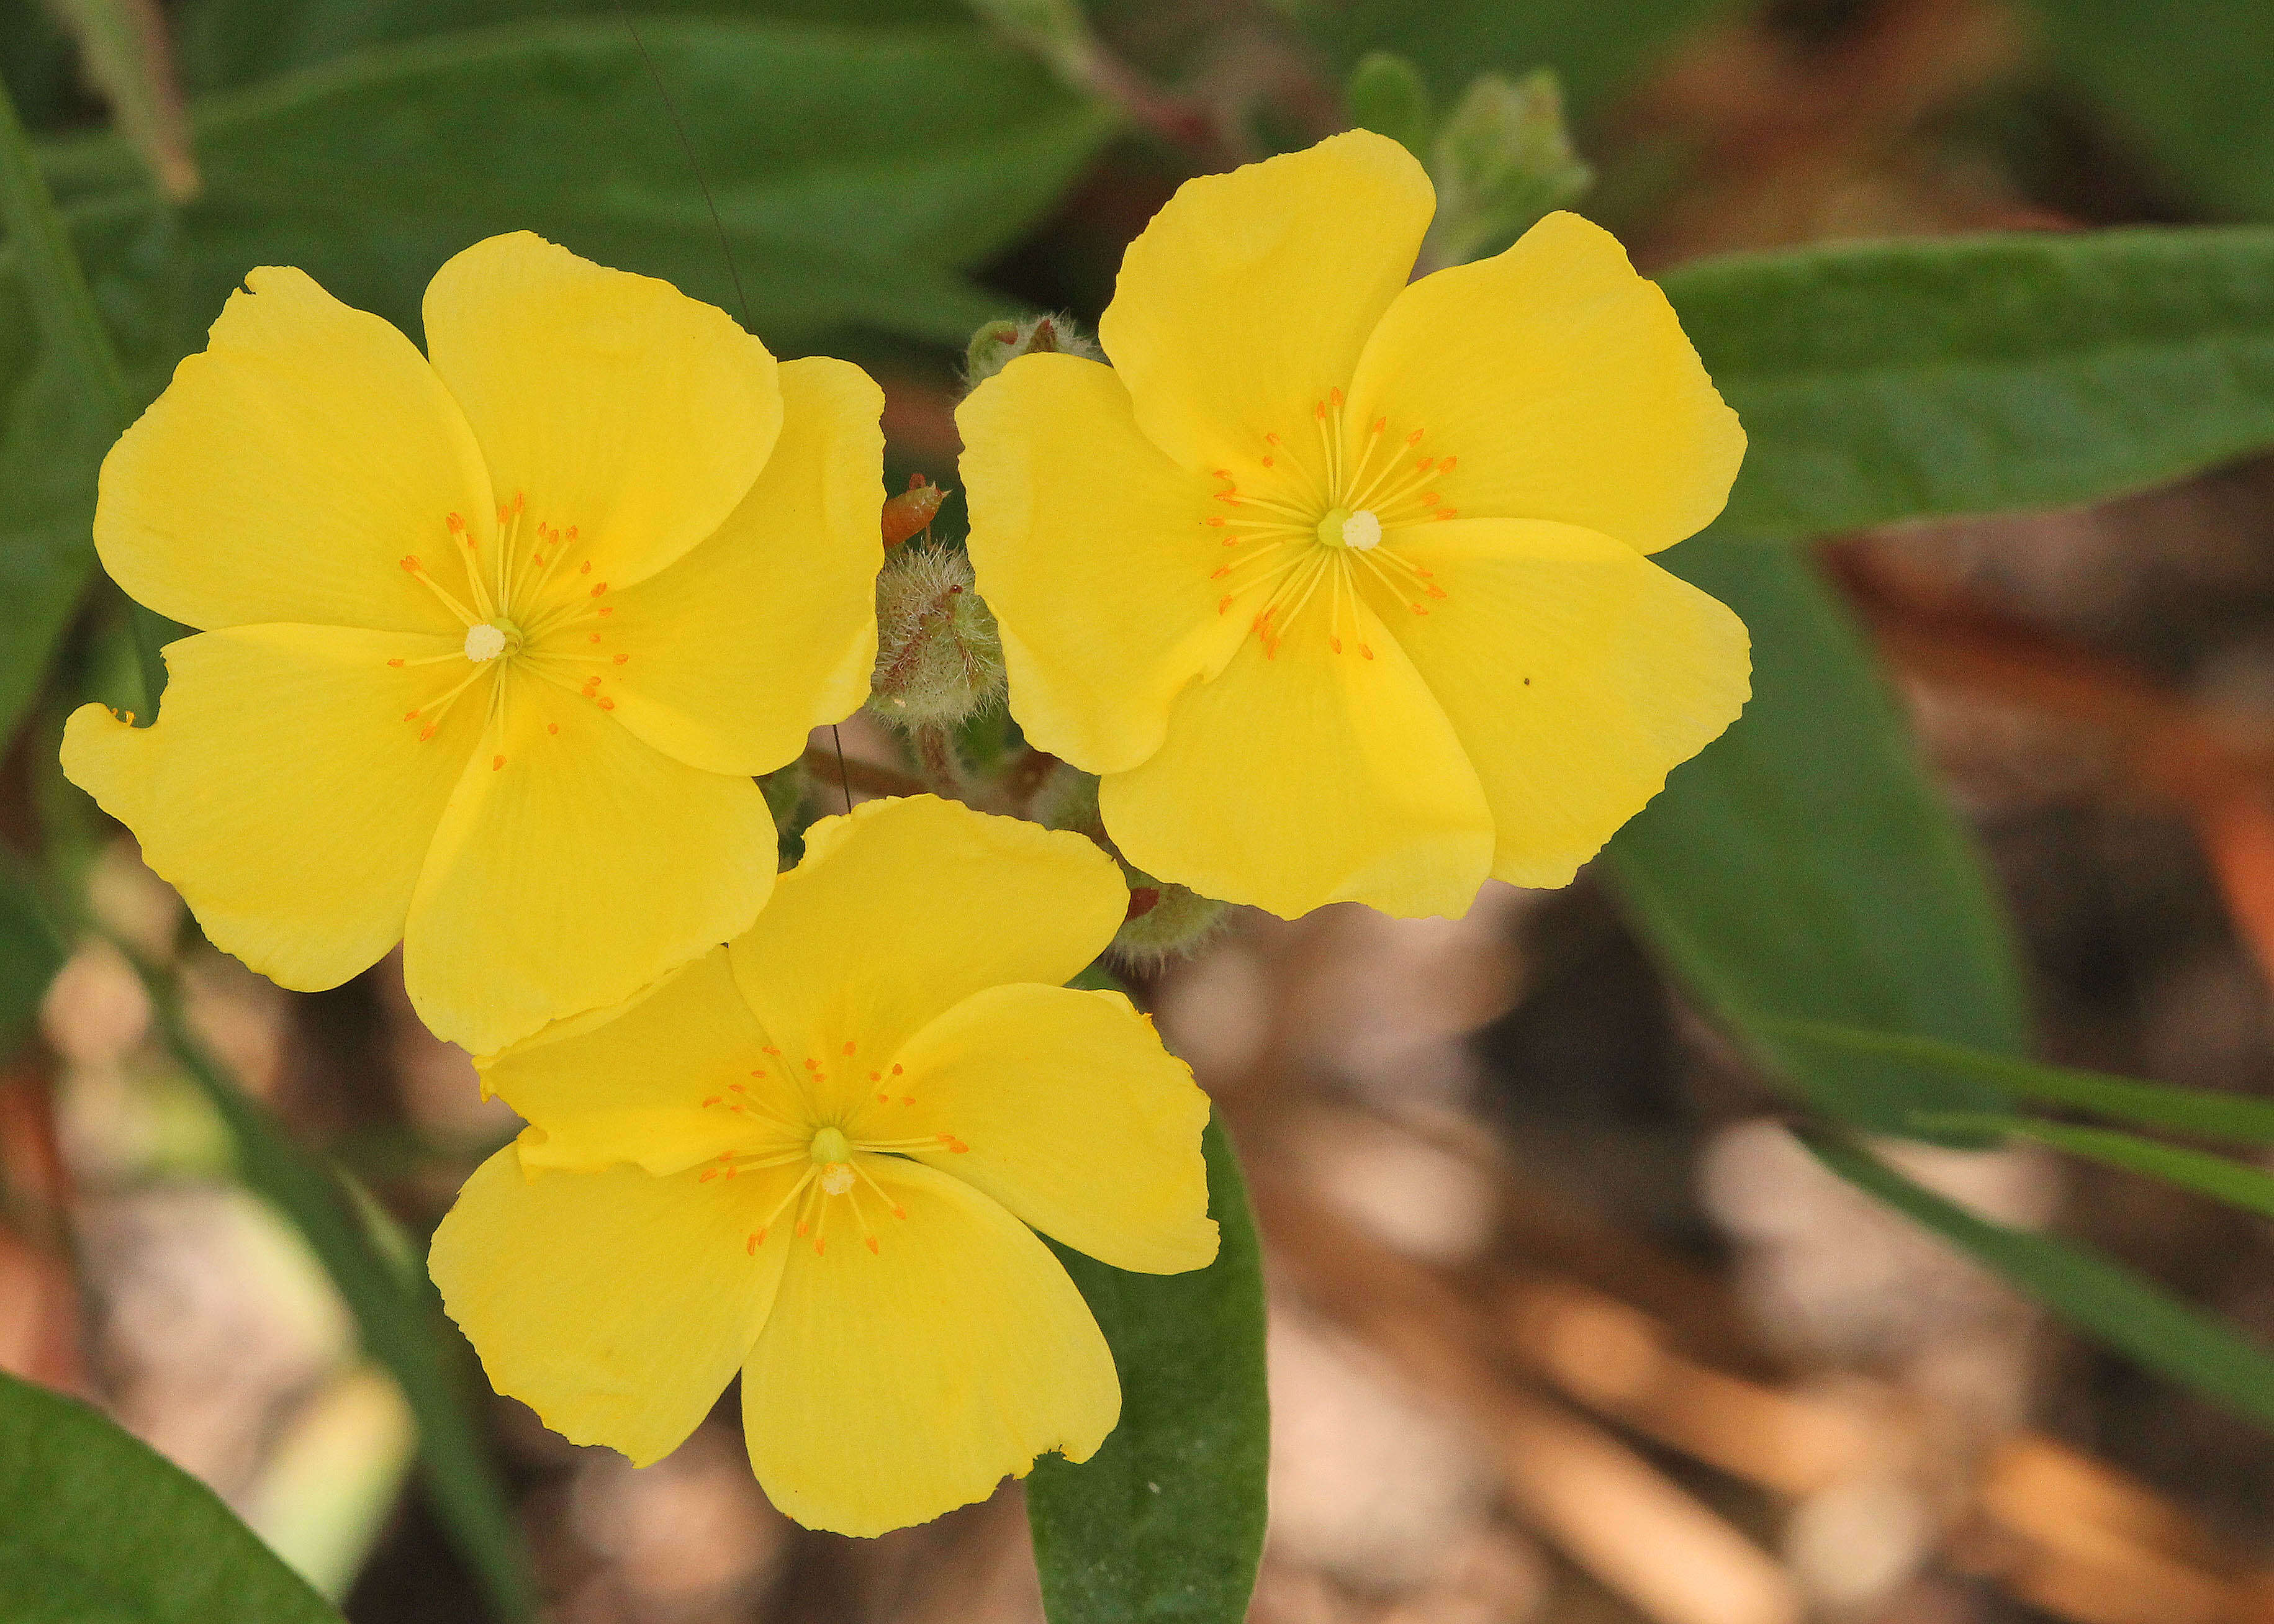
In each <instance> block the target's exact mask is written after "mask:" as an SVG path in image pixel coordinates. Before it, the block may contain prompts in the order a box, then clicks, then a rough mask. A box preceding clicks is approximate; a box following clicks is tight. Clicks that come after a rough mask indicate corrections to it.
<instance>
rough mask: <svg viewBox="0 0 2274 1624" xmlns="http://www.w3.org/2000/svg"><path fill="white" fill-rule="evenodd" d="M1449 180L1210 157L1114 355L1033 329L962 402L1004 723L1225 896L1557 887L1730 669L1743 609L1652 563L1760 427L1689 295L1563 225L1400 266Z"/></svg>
mask: <svg viewBox="0 0 2274 1624" xmlns="http://www.w3.org/2000/svg"><path fill="white" fill-rule="evenodd" d="M1433 202H1434V199H1433V194H1432V192H1431V190H1430V186H1429V182H1428V179H1427V177H1426V176H1425V175H1424V174H1423V173H1422V170H1421V168H1420V166H1419V164H1418V163H1416V162H1414V161H1413V160H1412V157H1410V156H1409V155H1408V154H1406V153H1405V151H1404V148H1402V147H1399V146H1398V145H1397V143H1396V142H1394V141H1389V140H1385V139H1382V137H1380V136H1376V135H1370V134H1367V133H1366V132H1352V133H1351V134H1347V135H1339V136H1336V137H1334V138H1332V139H1329V140H1327V141H1323V142H1321V144H1320V145H1318V146H1316V147H1312V148H1311V149H1310V150H1308V151H1307V152H1302V153H1296V154H1290V155H1288V156H1285V157H1279V158H1273V159H1271V160H1269V161H1268V162H1263V163H1259V164H1253V165H1250V166H1249V167H1247V168H1246V169H1239V170H1238V171H1236V172H1234V173H1232V174H1230V175H1224V176H1215V177H1208V178H1205V179H1201V180H1195V181H1192V182H1189V183H1187V184H1186V185H1185V186H1184V187H1182V188H1181V189H1180V190H1179V191H1178V193H1177V195H1176V197H1175V198H1174V199H1172V200H1171V202H1170V203H1169V205H1168V207H1165V208H1163V210H1162V211H1161V213H1160V214H1158V215H1157V216H1156V218H1155V219H1154V221H1153V222H1152V223H1151V224H1150V225H1148V227H1147V228H1146V229H1145V231H1144V233H1143V234H1142V235H1141V237H1138V239H1137V240H1136V241H1135V242H1134V243H1133V244H1131V245H1130V248H1129V252H1128V254H1127V256H1126V259H1124V260H1123V261H1122V266H1121V278H1120V282H1119V283H1118V287H1117V288H1116V289H1115V293H1114V297H1113V303H1112V305H1111V307H1110V308H1108V310H1107V311H1106V312H1105V318H1104V320H1103V322H1102V323H1101V324H1100V327H1099V334H1098V336H1099V338H1100V340H1101V341H1102V342H1103V345H1104V348H1105V350H1106V353H1107V354H1108V355H1109V356H1110V357H1111V360H1112V365H1111V366H1110V367H1109V366H1106V365H1100V364H1098V363H1096V362H1093V361H1086V360H1081V359H1079V358H1077V357H1072V356H1066V355H1030V356H1026V357H1021V358H1020V359H1018V360H1016V361H1013V363H1012V364H1011V365H1010V366H1009V367H1008V368H1007V369H1006V370H1005V371H1004V372H1002V373H1001V374H1000V375H999V376H998V377H996V378H993V379H990V380H989V381H987V382H986V383H984V384H983V385H982V386H981V387H979V389H978V390H977V391H976V392H975V394H974V395H972V396H971V398H970V399H969V400H968V401H967V402H965V403H964V406H963V408H962V410H960V412H959V413H958V414H957V421H958V423H959V424H960V426H961V429H962V432H963V439H964V443H965V446H966V447H967V449H966V450H965V452H964V455H963V477H964V484H965V486H966V488H967V489H968V492H969V499H970V503H971V544H970V545H971V558H972V562H973V564H974V566H975V568H976V570H977V574H978V585H979V590H980V591H981V592H982V594H983V595H984V596H985V598H986V599H987V601H988V603H989V605H990V606H991V607H992V608H993V609H994V611H995V614H996V617H997V620H998V623H999V625H1000V627H1001V631H1002V640H1003V653H1004V659H1005V665H1007V667H1008V669H1009V672H1010V679H1011V709H1012V711H1013V714H1014V715H1016V717H1017V718H1018V719H1019V722H1020V725H1021V726H1023V727H1024V728H1025V730H1026V733H1027V736H1028V738H1029V739H1031V740H1032V741H1034V742H1035V743H1036V744H1037V745H1039V746H1040V747H1042V748H1043V749H1046V750H1049V751H1051V752H1053V753H1055V754H1056V755H1058V756H1062V757H1064V758H1065V760H1067V761H1069V762H1072V763H1074V765H1076V766H1078V767H1081V768H1083V769H1084V770H1086V771H1090V772H1094V773H1097V774H1099V775H1100V776H1101V778H1102V779H1103V783H1102V786H1101V788H1100V792H1099V801H1100V806H1101V809H1102V810H1103V815H1104V821H1105V827H1106V830H1107V831H1108V832H1109V833H1110V834H1111V836H1112V837H1113V838H1114V840H1115V842H1116V843H1117V844H1118V846H1120V848H1121V850H1122V851H1123V853H1125V854H1126V856H1127V857H1128V859H1129V861H1132V862H1133V863H1134V864H1136V865H1137V866H1138V867H1139V868H1143V869H1145V870H1147V871H1148V872H1149V873H1152V874H1156V875H1159V876H1162V877H1163V878H1166V879H1173V880H1178V881H1181V882H1183V883H1185V884H1186V885H1189V886H1191V887H1193V889H1194V890H1196V891H1201V892H1203V893H1205V894H1207V895H1209V896H1212V897H1219V898H1225V899H1227V900H1231V901H1236V902H1252V903H1255V904H1258V905H1260V906H1263V907H1266V908H1269V909H1270V910H1271V911H1272V912H1274V913H1276V914H1287V915H1294V914H1301V913H1304V912H1306V911H1307V910H1308V909H1311V908H1314V907H1316V906H1320V905H1321V904H1322V903H1328V902H1334V901H1338V900H1344V899H1354V900H1357V901H1361V902H1367V903H1371V904H1373V905H1374V906H1376V907H1379V908H1382V909H1383V910H1385V911H1387V912H1389V913H1392V914H1431V913H1440V914H1460V913H1461V912H1463V911H1464V910H1465V909H1466V907H1467V906H1468V905H1469V902H1470V900H1471V899H1472V897H1473V896H1474V894H1475V892H1476V891H1477V888H1478V886H1479V884H1480V883H1481V882H1482V881H1483V880H1484V878H1485V877H1486V876H1487V875H1491V876H1496V877H1498V878H1501V879H1504V880H1510V881H1514V882H1516V883H1518V884H1524V885H1560V884H1562V883H1565V882H1567V881H1568V880H1570V877H1571V876H1572V874H1573V873H1574V871H1575V870H1576V869H1577V867H1578V865H1579V864H1580V863H1582V862H1584V861H1586V860H1587V858H1589V857H1590V856H1592V855H1593V853H1595V852H1596V851H1597V850H1598V849H1599V848H1600V846H1602V844H1603V842H1604V841H1605V840H1607V839H1608V838H1609V837H1610V835H1611V833H1612V831H1615V830H1616V829H1617V828H1618V826H1619V825H1620V824H1621V823H1624V822H1625V821H1626V820H1627V819H1628V818H1630V817H1631V816H1633V815H1634V814H1635V813H1636V812H1637V811H1638V809H1639V808H1641V807H1642V804H1643V803H1644V802H1645V801H1647V800H1648V799H1649V798H1650V797H1651V796H1652V795H1653V794H1654V793H1657V791H1658V790H1659V788H1660V786H1662V785H1663V784H1664V782H1665V778H1666V774H1667V771H1668V769H1670V768H1672V767H1673V766H1675V764H1676V763H1680V762H1682V761H1683V760H1685V759H1687V758H1688V757H1689V756H1692V755H1694V754H1695V753H1696V752H1697V751H1698V749H1700V748H1703V747H1704V746H1705V745H1706V743H1707V741H1710V740H1712V739H1713V737H1714V736H1715V735H1716V734H1718V733H1721V730H1722V729H1723V728H1724V727H1726V726H1728V724H1729V722H1730V721H1731V720H1732V719H1733V718H1735V717H1736V714H1737V711H1738V710H1739V708H1740V707H1741V706H1742V705H1743V703H1744V700H1745V697H1746V691H1747V676H1748V673H1749V669H1750V665H1749V658H1748V653H1747V642H1746V637H1745V631H1744V628H1743V625H1741V624H1740V623H1739V621H1738V620H1737V619H1736V617H1735V616H1734V615H1732V614H1731V613H1729V612H1728V610H1727V609H1725V608H1723V607H1722V606H1721V605H1720V604H1718V603H1716V602H1714V601H1713V599H1712V598H1707V597H1706V596H1705V595H1704V594H1703V593H1700V592H1698V591H1697V590H1694V589H1693V588H1691V587H1690V586H1688V585H1686V584H1684V583H1683V582H1681V581H1679V580H1677V579H1675V577H1674V576H1672V575H1668V574H1667V573H1666V572H1665V571H1663V570H1661V569H1660V568H1657V567H1656V566H1655V565H1653V564H1651V563H1650V562H1648V561H1647V560H1645V558H1644V556H1643V555H1644V554H1645V553H1650V552H1653V551H1655V550H1656V549H1658V548H1660V547H1663V546H1666V545H1668V544H1670V543H1672V542H1675V541H1678V540H1680V539H1681V538H1683V537H1685V536H1688V535H1690V534H1691V533H1692V532H1693V531H1695V530H1698V528H1699V527H1700V526H1702V525H1704V524H1705V523H1707V522H1708V521H1709V520H1711V519H1712V518H1713V515H1715V514H1717V513H1718V512H1720V511H1721V505H1722V502H1723V500H1724V499H1725V498H1726V497H1727V495H1728V488H1729V483H1730V481H1731V479H1733V478H1734V477H1736V469H1737V464H1738V462H1739V460H1740V459H1741V457H1742V456H1743V450H1744V437H1743V433H1742V432H1740V431H1739V429H1738V427H1737V422H1736V417H1735V416H1734V415H1733V414H1732V413H1731V412H1730V411H1729V410H1728V408H1727V407H1726V406H1724V405H1723V404H1722V403H1721V397H1720V396H1719V395H1716V394H1715V393H1714V391H1713V385H1712V384H1711V383H1710V382H1709V381H1708V380H1707V379H1706V374H1705V372H1704V370H1703V369H1702V368H1701V367H1700V366H1699V365H1698V357H1697V354H1696V352H1695V351H1694V350H1692V349H1691V348H1690V344H1689V342H1688V341H1687V340H1686V339H1685V338H1684V337H1683V334H1682V329H1681V327H1680V325H1679V324H1678V323H1677V322H1676V320H1675V316H1674V312H1673V311H1672V310H1671V309H1670V308H1669V307H1668V305H1667V303H1666V300H1665V298H1664V297H1663V296H1661V295H1660V293H1659V291H1658V289H1657V288H1656V287H1654V286H1653V284H1651V283H1650V282H1645V281H1643V280H1642V279H1641V278H1640V277H1638V276H1637V275H1636V274H1635V273H1634V271H1633V270H1632V268H1631V267H1629V265H1628V263H1627V260H1626V256H1625V255H1624V254H1623V252H1621V251H1620V249H1619V246H1618V244H1617V243H1616V242H1615V241H1614V240H1613V239H1612V238H1611V237H1609V236H1608V234H1606V233H1605V232H1603V231H1601V230H1600V229H1597V228H1595V227H1594V226H1592V225H1589V224H1588V223H1587V222H1585V221H1583V220H1580V219H1578V218H1577V217H1576V216H1573V215H1570V214H1551V215H1549V216H1548V217H1547V219H1546V220H1544V221H1542V222H1540V224H1539V225H1537V226H1535V227H1533V228H1532V230H1531V231H1530V232H1528V233H1527V234H1526V235H1525V237H1524V239H1523V240H1522V241H1521V242H1519V243H1517V244H1516V246H1515V247H1513V248H1511V249H1510V250H1509V251H1508V252H1506V253H1503V254H1502V255H1500V256H1499V257H1498V258H1496V259H1488V260H1485V261H1483V262H1481V263H1479V264H1475V265H1466V266H1461V267H1457V268H1454V269H1449V270H1443V271H1439V272H1437V273H1436V274H1434V275H1431V276H1427V277H1424V278H1423V279H1421V280H1420V281H1419V282H1414V283H1412V285H1411V286H1408V285H1407V284H1406V278H1407V276H1408V274H1409V273H1410V271H1411V269H1412V264H1413V259H1414V255H1415V253H1416V252H1417V251H1418V249H1419V246H1420V243H1421V238H1422V234H1423V233H1424V231H1426V230H1427V228H1428V224H1429V217H1430V214H1431V211H1432V207H1433Z"/></svg>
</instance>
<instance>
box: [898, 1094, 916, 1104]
mask: <svg viewBox="0 0 2274 1624" xmlns="http://www.w3.org/2000/svg"><path fill="white" fill-rule="evenodd" d="M915 1102H916V1097H915V1095H914V1094H902V1095H901V1096H900V1103H901V1104H902V1105H914V1104H915Z"/></svg>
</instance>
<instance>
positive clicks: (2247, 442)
mask: <svg viewBox="0 0 2274 1624" xmlns="http://www.w3.org/2000/svg"><path fill="white" fill-rule="evenodd" d="M1662 285H1663V286H1664V288H1665V289H1666V294H1667V297H1668V298H1670V299H1671V300H1673V302H1674V306H1675V309H1676V310H1677V311H1678V312H1681V316H1682V323H1683V327H1684V329H1685V330H1686V331H1687V332H1688V333H1689V335H1690V339H1691V341H1692V342H1695V343H1696V344H1697V346H1698V353H1699V354H1700V355H1701V356H1703V357H1705V361H1706V369H1707V370H1708V371H1709V372H1712V373H1713V380H1714V382H1715V383H1716V384H1717V385H1718V386H1719V387H1720V388H1721V393H1722V394H1723V395H1725V396H1727V397H1728V402H1729V403H1730V404H1731V405H1732V406H1734V407H1736V410H1737V415H1738V416H1739V417H1740V418H1742V419H1743V423H1744V425H1745V432H1746V434H1747V436H1748V437H1749V439H1750V440H1751V449H1750V450H1749V451H1748V453H1747V455H1746V457H1745V464H1744V468H1743V471H1742V472H1741V473H1740V474H1739V475H1738V477H1737V484H1736V489H1735V490H1734V491H1733V492H1731V493H1730V497H1729V507H1728V512H1727V514H1726V515H1724V522H1725V523H1727V524H1728V526H1729V527H1730V528H1731V529H1732V530H1737V531H1742V532H1743V533H1746V534H1749V535H1753V536H1758V537H1764V538H1799V537H1807V536H1818V535H1822V534H1825V533H1826V532H1828V531H1833V530H1852V529H1856V528H1858V527H1860V526H1864V525H1871V524H1883V523H1888V522H1889V521H1892V520H1897V519H1916V518H1924V517H1930V516H1932V515H1939V514H1962V513H1992V512H1999V511H2006V510H2012V509H2021V508H2055V507H2063V506H2067V505H2069V504H2073V503H2078V502H2090V501H2101V500H2106V499H2107V498H2109V497H2112V496H2120V495H2122V494H2124V493H2125V492H2130V491H2136V490H2140V489H2142V488H2143V487H2146V486H2149V485H2157V484H2159V483H2161V482H2163V481H2165V480H2169V479H2172V478H2176V477H2179V476H2180V475H2182V474H2187V473H2192V472H2194V471H2195V470H2199V469H2202V468H2205V467H2208V466H2210V464H2213V463H2216V462H2222V461H2225V460H2226V459H2229V458H2233V457H2236V456H2240V455H2244V454H2246V453H2248V452H2253V451H2256V450H2259V449H2261V448H2262V447H2265V446H2268V445H2270V444H2274V230H2263V229H2248V228H2218V229H2211V228H2206V229H2136V230H2121V231H2097V232H2090V233H2079V234H2076V235H2074V236H2062V235H2054V234H2051V233H2046V234H2040V235H2033V236H2017V237H1959V238H1951V239H1940V240H1924V241H1915V242H1887V243H1864V244H1847V245H1843V246H1837V247H1826V248H1810V249H1801V250H1796V251H1790V252H1778V253H1765V254H1746V255H1737V256H1732V257H1730V258H1727V259H1713V260H1707V261H1704V262H1701V263H1698V264H1696V265H1690V266H1685V267H1683V268H1681V269H1679V270H1677V271H1674V272H1671V273H1669V274H1668V275H1667V276H1666V277H1665V278H1664V280H1663V282H1662Z"/></svg>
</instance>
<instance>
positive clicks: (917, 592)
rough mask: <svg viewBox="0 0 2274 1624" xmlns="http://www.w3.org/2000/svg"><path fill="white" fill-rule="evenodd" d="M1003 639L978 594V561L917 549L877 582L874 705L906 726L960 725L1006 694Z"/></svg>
mask: <svg viewBox="0 0 2274 1624" xmlns="http://www.w3.org/2000/svg"><path fill="white" fill-rule="evenodd" d="M1003 686H1004V684H1003V641H1002V638H1001V637H1000V636H999V635H998V634H997V632H996V629H995V617H994V615H993V614H992V613H990V612H989V610H988V607H987V605H986V603H985V601H984V600H983V599H982V598H980V596H979V594H978V593H977V592H975V591H974V590H972V583H971V560H969V559H968V558H967V557H966V556H965V555H964V554H963V553H961V552H960V551H959V550H957V549H954V548H950V547H927V546H919V545H908V546H905V547H902V548H900V550H899V551H898V552H896V553H893V554H892V556H891V557H890V558H889V559H887V560H885V568H884V569H883V570H882V571H881V572H880V573H879V574H878V575H877V668H876V671H875V673H873V674H872V675H871V676H870V680H869V688H870V692H869V707H870V710H872V711H876V712H877V715H879V716H882V717H884V718H886V719H887V720H890V721H892V722H895V723H898V724H899V725H900V726H903V727H953V726H956V725H957V724H958V723H960V722H962V721H963V720H965V719H966V718H968V717H971V716H974V715H975V714H977V713H978V712H979V711H983V710H984V709H985V708H986V707H988V706H989V705H991V704H993V703H996V702H997V701H998V700H999V699H1001V698H1002V696H1003Z"/></svg>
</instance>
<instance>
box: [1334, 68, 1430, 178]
mask: <svg viewBox="0 0 2274 1624" xmlns="http://www.w3.org/2000/svg"><path fill="white" fill-rule="evenodd" d="M1343 100H1344V102H1347V103H1348V104H1349V107H1350V116H1351V123H1352V124H1353V125H1355V126H1356V127H1357V128H1359V129H1360V130H1371V131H1373V132H1374V133H1375V134H1376V135H1386V136H1388V137H1389V139H1391V140H1393V141H1396V142H1397V144H1398V145H1399V146H1401V147H1404V148H1405V150H1406V151H1407V152H1410V153H1412V154H1413V155H1414V156H1415V157H1416V158H1419V160H1420V161H1421V162H1424V163H1427V162H1429V136H1430V132H1432V131H1434V129H1435V128H1436V124H1437V117H1436V112H1435V109H1434V108H1433V107H1432V106H1431V102H1430V96H1429V86H1428V85H1427V82H1426V81H1424V80H1423V79H1422V77H1421V70H1420V69H1419V68H1417V67H1415V66H1414V65H1413V64H1412V63H1410V62H1408V61H1406V60H1405V58H1404V57H1403V56H1396V55H1394V54H1392V53H1391V52H1389V51H1368V52H1367V54H1366V55H1365V56H1361V57H1359V59H1358V65H1357V66H1355V67H1353V68H1352V69H1351V71H1350V79H1349V80H1348V81H1347V82H1346V83H1345V84H1344V87H1343Z"/></svg>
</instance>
